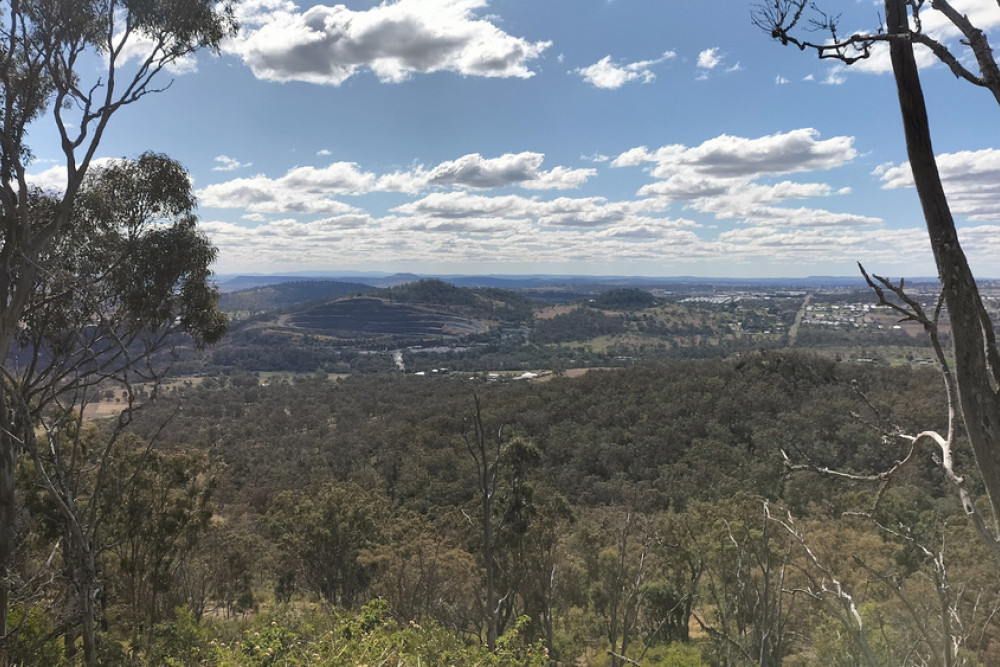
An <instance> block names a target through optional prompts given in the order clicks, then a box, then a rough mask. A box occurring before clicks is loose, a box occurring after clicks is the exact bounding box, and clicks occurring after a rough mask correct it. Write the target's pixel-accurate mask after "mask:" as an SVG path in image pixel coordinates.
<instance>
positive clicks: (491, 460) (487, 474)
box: [462, 394, 506, 652]
mask: <svg viewBox="0 0 1000 667" xmlns="http://www.w3.org/2000/svg"><path fill="white" fill-rule="evenodd" d="M472 400H473V410H472V414H471V415H470V417H469V418H468V419H467V420H466V429H465V431H464V432H463V433H462V438H463V439H464V441H465V448H466V450H467V451H468V452H469V456H470V457H471V458H472V461H473V463H474V464H475V467H476V484H477V490H478V492H479V505H480V507H479V509H480V516H479V528H480V530H481V531H482V555H483V568H484V569H485V573H486V599H485V600H483V606H484V610H485V616H486V645H487V646H488V647H489V650H490V651H491V652H492V651H496V648H497V635H498V632H497V630H498V616H499V615H500V601H499V600H498V595H497V558H496V527H495V525H494V518H493V512H494V504H495V501H496V494H497V490H498V485H499V483H500V457H501V454H502V452H503V439H504V428H505V427H506V424H505V423H501V424H500V425H499V426H498V427H497V428H496V432H495V434H494V433H493V432H492V430H488V428H487V426H486V424H485V423H484V422H483V408H482V403H481V402H480V399H479V396H478V395H476V394H473V396H472Z"/></svg>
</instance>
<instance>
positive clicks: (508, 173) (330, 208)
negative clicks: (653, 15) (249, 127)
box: [198, 151, 597, 213]
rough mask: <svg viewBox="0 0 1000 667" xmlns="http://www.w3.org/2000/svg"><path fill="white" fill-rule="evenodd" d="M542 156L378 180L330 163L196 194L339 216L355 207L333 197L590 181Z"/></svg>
mask: <svg viewBox="0 0 1000 667" xmlns="http://www.w3.org/2000/svg"><path fill="white" fill-rule="evenodd" d="M544 157H545V156H544V155H543V154H542V153H533V152H527V151H526V152H523V153H506V154H504V155H501V156H500V157H496V158H485V157H483V156H482V155H480V154H478V153H470V154H468V155H463V156H462V157H460V158H458V159H457V160H449V161H446V162H442V163H441V164H439V165H437V166H435V167H433V168H430V169H428V168H425V167H423V166H421V165H418V166H416V167H413V168H412V169H410V170H409V171H405V172H393V173H389V174H383V175H381V176H376V175H375V174H374V173H371V172H365V171H362V170H361V169H360V168H359V167H358V165H357V164H355V163H353V162H333V163H331V164H329V165H327V166H325V167H296V168H294V169H291V170H289V171H288V172H287V173H286V174H285V175H284V176H281V177H279V178H268V177H266V176H264V175H257V176H253V177H250V178H239V179H234V180H232V181H227V182H224V183H216V184H213V185H209V186H207V187H204V188H202V189H201V190H199V191H198V197H199V198H200V200H201V202H202V204H203V205H205V206H212V207H216V208H241V207H245V208H247V210H249V211H251V212H256V213H277V212H288V211H299V212H306V211H311V212H315V213H343V212H346V211H350V210H353V207H351V206H349V205H347V204H344V203H342V202H339V201H337V200H336V199H335V198H336V197H342V196H357V195H364V194H368V193H371V192H402V193H409V194H416V193H419V192H421V191H423V190H427V189H431V188H442V187H445V188H459V189H493V188H503V187H508V186H516V187H521V188H524V189H526V190H567V189H573V188H577V187H579V186H580V185H582V184H583V183H584V182H586V181H587V179H589V178H591V177H593V176H594V175H595V174H596V173H597V170H596V169H593V168H585V169H571V168H569V167H562V166H557V167H554V168H553V169H550V170H547V171H546V170H542V169H541V168H540V167H541V164H542V161H543V160H544Z"/></svg>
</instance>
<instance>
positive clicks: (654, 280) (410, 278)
mask: <svg viewBox="0 0 1000 667" xmlns="http://www.w3.org/2000/svg"><path fill="white" fill-rule="evenodd" d="M422 279H437V280H443V281H445V282H448V283H451V284H452V285H455V286H457V287H498V288H503V289H530V288H540V287H560V286H562V287H569V286H573V287H580V286H585V285H594V286H601V285H622V286H633V287H658V286H659V287H668V286H670V285H687V286H693V285H704V286H719V287H726V288H730V289H732V288H735V287H747V288H752V287H755V286H759V287H766V288H771V289H773V288H776V287H784V288H818V287H844V288H851V287H862V286H864V285H865V281H864V278H862V277H861V276H807V277H800V278H705V277H698V276H664V277H647V276H585V275H546V274H533V275H482V276H476V275H441V274H429V275H417V274H414V273H392V274H389V273H371V272H358V273H347V272H344V273H340V272H338V273H327V274H318V273H310V272H304V273H299V274H288V275H220V276H216V279H215V280H216V284H217V285H218V287H219V289H220V290H221V291H223V292H234V291H238V290H246V289H252V288H256V287H263V286H268V285H277V284H281V283H288V282H304V281H322V282H330V281H332V282H343V283H353V284H361V285H369V286H371V287H393V286H396V285H402V284H405V283H411V282H415V281H418V280H422ZM906 281H907V282H908V283H911V284H913V283H927V282H937V278H936V277H914V278H907V279H906Z"/></svg>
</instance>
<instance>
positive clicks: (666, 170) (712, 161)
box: [611, 128, 857, 179]
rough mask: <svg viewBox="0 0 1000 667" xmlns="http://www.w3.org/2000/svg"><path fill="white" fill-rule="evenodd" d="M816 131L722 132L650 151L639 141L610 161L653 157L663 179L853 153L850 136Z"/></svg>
mask: <svg viewBox="0 0 1000 667" xmlns="http://www.w3.org/2000/svg"><path fill="white" fill-rule="evenodd" d="M818 137H819V132H818V131H817V130H814V129H812V128H802V129H798V130H791V131H789V132H780V133H777V134H771V135H767V136H763V137H758V138H756V139H748V138H745V137H736V136H732V135H728V134H723V135H720V136H718V137H715V138H714V139H709V140H707V141H705V142H703V143H701V144H700V145H698V146H695V147H693V148H688V147H686V146H681V145H669V146H664V147H662V148H659V149H657V150H656V151H654V152H652V153H651V152H650V151H649V149H648V148H646V147H644V146H640V147H639V148H633V149H630V150H628V151H625V152H624V153H622V154H621V155H619V156H618V157H617V158H615V159H614V161H613V162H612V163H611V164H612V166H615V167H622V166H635V165H638V164H642V163H643V162H654V163H656V165H657V166H656V167H655V168H654V169H653V172H652V173H653V175H654V176H656V177H657V178H661V179H667V178H669V177H670V176H672V175H674V174H677V173H680V172H682V171H686V170H693V171H694V172H697V173H698V174H700V175H703V176H711V177H715V178H756V177H759V176H763V175H767V174H789V173H794V172H801V171H814V170H817V169H831V168H833V167H838V166H840V165H842V164H844V163H846V162H849V161H851V160H853V159H854V158H855V157H856V156H857V151H856V150H855V149H854V139H853V137H844V136H841V137H833V138H831V139H824V140H820V139H818Z"/></svg>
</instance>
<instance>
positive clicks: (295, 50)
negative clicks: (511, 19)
mask: <svg viewBox="0 0 1000 667" xmlns="http://www.w3.org/2000/svg"><path fill="white" fill-rule="evenodd" d="M485 5H486V0H397V1H396V2H388V1H387V2H383V3H382V4H379V5H376V6H375V7H372V8H371V9H367V10H360V11H354V10H351V9H348V8H347V7H346V6H344V5H336V6H333V7H327V6H323V5H316V6H313V7H311V8H309V9H307V10H305V11H304V12H301V13H299V12H296V11H293V9H292V7H293V6H291V5H290V4H289V3H283V2H272V3H258V6H255V7H254V8H253V9H252V10H251V11H247V12H246V14H247V15H248V16H249V18H250V22H249V29H248V30H247V31H246V33H245V34H244V35H243V36H242V37H241V38H240V39H238V40H234V41H232V42H230V43H229V44H228V45H227V50H229V51H232V52H236V53H238V54H239V55H240V56H242V58H243V59H244V61H245V62H246V63H247V64H248V65H249V66H250V67H251V69H252V70H253V72H254V74H255V75H256V76H257V77H258V78H260V79H265V80H270V81H305V82H309V83H317V84H327V85H335V86H336V85H340V84H341V83H343V82H344V81H346V80H347V79H349V78H350V77H352V76H354V75H355V74H357V73H358V72H359V71H362V70H364V69H368V70H371V71H372V72H374V73H375V75H376V76H377V77H378V78H379V79H380V80H381V81H386V82H399V81H403V80H405V79H407V78H408V77H409V76H411V75H412V74H414V73H418V72H419V73H428V72H440V71H448V72H457V73H460V74H462V75H465V76H484V77H521V78H527V77H530V76H533V74H534V73H533V72H532V71H531V70H530V69H529V68H528V63H529V62H530V61H531V60H534V59H535V58H537V57H539V56H540V55H541V54H542V52H543V51H545V49H546V48H548V47H549V45H550V42H545V41H539V42H529V41H527V40H525V39H522V38H519V37H514V36H512V35H509V34H507V33H505V32H503V31H502V30H500V29H499V28H498V27H496V26H495V25H494V24H493V23H491V22H490V20H488V19H487V18H477V17H476V16H475V14H474V12H475V10H477V9H479V8H481V7H484V6H485Z"/></svg>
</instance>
